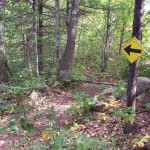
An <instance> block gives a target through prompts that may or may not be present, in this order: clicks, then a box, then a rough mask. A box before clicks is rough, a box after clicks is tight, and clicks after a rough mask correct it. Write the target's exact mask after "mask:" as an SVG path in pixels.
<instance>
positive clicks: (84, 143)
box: [52, 129, 100, 150]
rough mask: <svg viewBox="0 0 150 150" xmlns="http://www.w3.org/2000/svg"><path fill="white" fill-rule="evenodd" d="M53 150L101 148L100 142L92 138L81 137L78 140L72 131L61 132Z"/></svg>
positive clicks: (92, 149)
mask: <svg viewBox="0 0 150 150" xmlns="http://www.w3.org/2000/svg"><path fill="white" fill-rule="evenodd" d="M52 147H53V149H64V150H65V149H66V150H69V149H71V148H73V149H78V150H88V149H91V150H97V149H98V148H99V147H100V142H99V140H98V139H96V138H90V137H87V136H86V135H79V136H77V137H76V138H75V137H74V134H73V132H72V131H70V130H68V131H66V130H62V129H61V130H60V133H59V136H58V137H57V138H56V140H55V141H54V145H53V146H52Z"/></svg>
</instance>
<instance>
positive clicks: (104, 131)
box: [0, 83, 150, 150]
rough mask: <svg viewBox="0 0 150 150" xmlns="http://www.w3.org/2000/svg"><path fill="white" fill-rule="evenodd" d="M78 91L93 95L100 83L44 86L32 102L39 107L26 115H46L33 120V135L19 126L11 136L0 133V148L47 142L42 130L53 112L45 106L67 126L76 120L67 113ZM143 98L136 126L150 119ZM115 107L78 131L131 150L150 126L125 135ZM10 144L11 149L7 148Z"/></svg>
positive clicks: (19, 149)
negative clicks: (75, 85) (43, 89)
mask: <svg viewBox="0 0 150 150" xmlns="http://www.w3.org/2000/svg"><path fill="white" fill-rule="evenodd" d="M54 89H55V88H54ZM76 92H85V93H87V94H88V95H89V96H90V97H92V96H95V95H98V94H99V93H100V92H101V90H100V88H99V85H95V84H89V83H85V84H82V85H80V86H78V87H76V88H75V89H70V90H60V89H57V88H56V89H55V90H52V88H51V87H49V88H47V89H45V91H44V92H43V93H42V94H39V97H38V99H37V100H36V101H34V102H33V104H34V105H37V107H36V109H34V110H32V111H30V112H28V114H27V116H28V117H29V118H31V119H32V118H33V116H35V115H36V114H40V113H41V112H43V117H41V118H40V119H38V120H33V122H34V125H35V131H36V132H33V133H32V134H30V133H28V132H26V131H25V132H24V131H23V130H22V129H19V130H18V132H16V133H14V134H13V135H9V136H8V135H7V134H6V133H3V134H0V150H27V149H28V147H31V145H32V144H33V143H34V142H37V141H38V142H41V143H43V144H44V143H45V141H44V139H42V136H41V133H42V131H43V130H45V129H47V128H48V127H49V120H48V119H47V117H46V116H47V115H49V112H50V111H51V110H50V111H49V112H48V111H44V110H45V108H46V107H51V106H52V107H53V108H54V110H55V111H56V112H57V114H56V116H55V117H54V118H53V119H54V120H56V121H57V125H58V127H59V128H64V129H65V128H68V127H69V123H70V122H72V123H73V122H74V121H75V120H77V119H76V117H75V116H72V115H71V114H66V113H64V112H65V111H66V110H67V109H68V108H69V107H71V106H72V105H73V104H75V103H76V102H77V100H75V99H73V98H72V95H73V94H75V93H76ZM141 101H142V99H140V100H138V103H137V111H138V112H139V113H138V112H137V118H136V121H135V123H136V124H137V126H141V125H143V124H145V123H146V122H147V120H149V115H150V113H149V112H145V111H144V110H143V108H142V106H141ZM119 105H120V104H119ZM123 107H125V103H123V102H121V105H120V107H119V108H117V109H120V110H121V109H122V108H123ZM114 110H115V109H114ZM114 110H113V109H109V110H108V111H107V112H103V113H101V112H97V113H95V114H96V116H95V117H93V118H92V119H91V120H89V121H88V122H86V123H84V124H83V126H81V128H80V127H79V128H78V129H77V130H76V131H75V133H77V134H86V135H88V136H90V137H97V138H99V139H100V140H101V141H102V142H103V143H105V142H107V141H108V140H110V141H109V143H110V142H112V141H111V140H114V139H115V142H116V146H117V147H120V149H121V150H129V149H132V142H131V141H132V140H133V138H139V137H140V136H142V135H143V136H144V135H147V134H149V135H150V125H146V126H144V127H143V128H141V129H140V130H138V132H133V133H131V134H129V135H128V137H126V136H125V135H124V134H123V127H124V123H123V122H122V121H121V120H120V119H117V118H116V117H115V116H114V115H113V112H114ZM12 116H14V114H12V115H8V116H5V117H4V119H2V120H1V125H2V126H5V125H6V124H8V120H9V119H10V118H11V117H12ZM104 118H106V119H104ZM107 118H108V119H107ZM78 124H80V122H78ZM81 124H82V123H81ZM17 125H18V126H19V123H17ZM8 145H9V146H10V148H8V147H9V146H8ZM123 145H124V146H123ZM109 149H110V150H111V149H112V148H111V146H110V148H108V150H109Z"/></svg>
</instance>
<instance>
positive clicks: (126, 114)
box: [114, 107, 136, 123]
mask: <svg viewBox="0 0 150 150" xmlns="http://www.w3.org/2000/svg"><path fill="white" fill-rule="evenodd" d="M114 115H115V116H116V117H118V118H120V119H122V120H123V121H124V122H126V123H128V122H130V123H132V122H133V120H134V117H135V115H136V113H135V109H134V108H132V107H126V108H124V109H123V110H122V111H116V112H115V113H114Z"/></svg>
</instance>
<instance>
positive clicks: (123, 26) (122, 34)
mask: <svg viewBox="0 0 150 150" xmlns="http://www.w3.org/2000/svg"><path fill="white" fill-rule="evenodd" d="M124 31H125V22H124V21H123V25H122V30H121V34H120V44H119V53H118V55H121V46H122V43H123V39H124Z"/></svg>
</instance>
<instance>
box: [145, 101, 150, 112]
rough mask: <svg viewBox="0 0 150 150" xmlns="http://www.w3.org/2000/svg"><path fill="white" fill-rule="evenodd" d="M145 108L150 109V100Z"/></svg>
mask: <svg viewBox="0 0 150 150" xmlns="http://www.w3.org/2000/svg"><path fill="white" fill-rule="evenodd" d="M144 108H146V109H148V110H150V102H149V103H145V104H144Z"/></svg>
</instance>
